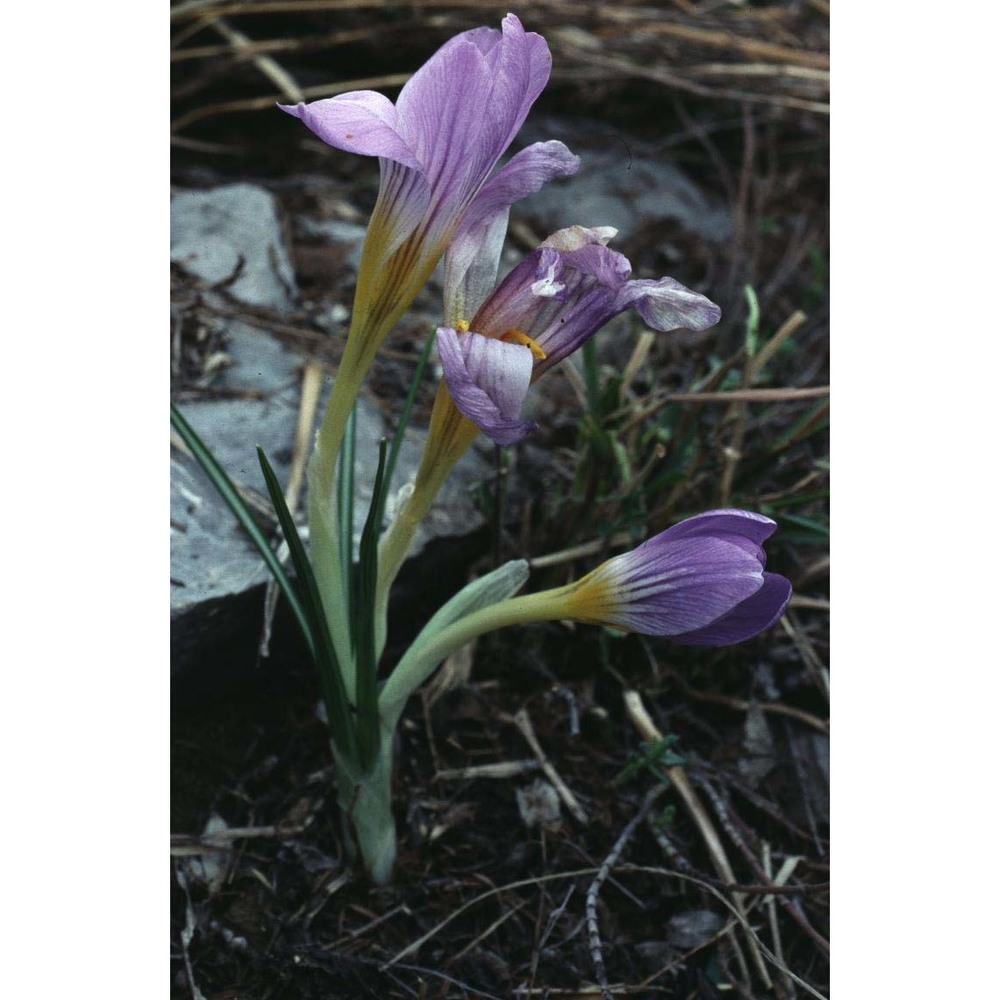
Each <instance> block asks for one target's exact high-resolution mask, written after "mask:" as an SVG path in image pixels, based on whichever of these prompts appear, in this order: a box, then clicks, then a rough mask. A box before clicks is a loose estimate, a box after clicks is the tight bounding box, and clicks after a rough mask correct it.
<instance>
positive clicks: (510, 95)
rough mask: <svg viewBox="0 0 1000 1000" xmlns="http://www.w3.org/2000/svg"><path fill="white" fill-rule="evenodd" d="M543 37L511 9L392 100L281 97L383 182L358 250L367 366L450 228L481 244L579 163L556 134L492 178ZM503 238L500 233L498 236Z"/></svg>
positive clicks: (540, 78) (541, 53)
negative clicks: (372, 165)
mask: <svg viewBox="0 0 1000 1000" xmlns="http://www.w3.org/2000/svg"><path fill="white" fill-rule="evenodd" d="M551 63H552V57H551V55H550V54H549V49H548V46H547V45H546V43H545V40H544V39H543V38H542V37H541V36H540V35H537V34H535V33H533V32H525V31H524V29H523V27H522V26H521V22H520V21H519V20H518V19H517V17H515V16H514V15H513V14H508V15H507V16H506V17H505V18H504V19H503V23H502V31H496V30H494V29H490V28H476V29H474V30H472V31H466V32H463V33H462V34H460V35H458V36H456V37H455V38H453V39H451V40H450V41H448V42H446V43H445V45H444V46H442V48H440V49H439V50H438V51H437V52H436V53H435V54H434V55H433V56H432V57H431V58H430V60H429V61H428V62H427V63H426V64H425V65H424V66H422V67H421V68H420V69H419V70H418V71H417V72H416V73H415V74H414V75H413V76H412V77H411V78H410V80H409V81H408V82H407V83H406V85H405V86H404V87H403V89H402V90H401V92H400V94H399V98H398V100H397V101H396V103H395V104H393V103H392V102H391V101H390V100H389V99H388V98H387V97H385V96H383V95H382V94H379V93H376V92H375V91H370V90H361V91H354V92H351V93H347V94H338V95H337V96H336V97H331V98H328V99H326V100H320V101H314V102H312V103H310V104H298V105H295V106H282V110H284V111H287V112H288V113H289V114H291V115H295V116H296V117H298V118H300V119H301V120H302V121H303V122H304V123H305V124H306V125H307V126H308V127H309V128H310V129H312V131H313V132H315V133H316V135H318V136H319V138H320V139H322V140H323V141H324V142H326V143H329V145H331V146H335V147H336V148H337V149H343V150H346V151H348V152H351V153H360V154H362V155H364V156H377V157H378V158H379V164H380V167H381V186H380V189H379V197H378V201H377V203H376V205H375V209H374V211H373V213H372V218H371V222H370V224H369V227H368V235H367V238H366V240H365V245H364V249H363V251H362V257H361V268H360V272H359V275H358V288H357V295H356V299H355V307H354V316H353V320H352V327H351V330H352V334H353V333H354V331H355V330H358V331H359V334H358V335H357V336H356V337H355V338H354V339H355V341H361V343H360V344H356V345H354V346H353V350H354V351H357V352H359V354H360V356H361V362H362V364H363V363H364V362H365V361H369V360H370V358H371V356H372V355H374V353H375V351H376V350H377V348H378V345H379V343H380V342H381V340H382V338H383V337H384V335H385V334H386V333H387V332H388V330H389V329H390V328H391V326H392V324H393V323H395V321H396V320H397V319H398V318H399V316H400V315H401V314H402V312H403V310H405V309H406V308H407V306H409V304H410V303H411V302H412V301H413V299H414V297H415V296H416V294H417V292H419V290H420V289H421V288H422V287H423V285H424V283H425V282H426V281H427V278H428V277H429V276H430V273H431V271H433V269H434V267H435V265H436V264H437V262H438V260H439V258H440V257H441V254H442V253H443V252H444V250H445V247H446V246H447V245H448V243H449V241H451V240H452V238H453V237H455V238H459V239H464V240H465V243H466V244H468V243H469V240H470V238H471V240H472V242H473V243H476V242H479V241H481V240H482V239H483V238H484V237H485V235H486V233H487V232H488V231H489V230H491V229H496V228H497V227H498V226H499V225H500V222H501V221H502V224H503V225H504V226H505V225H506V212H507V209H508V208H509V206H510V205H511V204H513V203H514V202H515V201H518V200H519V199H521V198H523V197H525V196H526V195H528V194H531V193H532V192H534V191H537V190H538V189H539V188H541V187H542V186H543V185H544V184H545V183H546V182H547V181H548V180H550V179H552V178H553V177H557V176H565V175H568V174H572V173H574V172H575V171H576V169H577V167H578V166H579V159H578V158H577V157H575V156H573V155H572V154H571V153H570V152H569V150H568V149H567V148H566V147H565V146H564V145H563V144H562V143H561V142H554V141H553V142H542V143H536V144H534V145H533V146H529V147H527V148H526V149H523V150H521V152H519V153H518V154H517V155H516V156H514V157H513V158H512V159H511V160H510V161H509V162H508V163H507V164H506V165H505V166H504V167H503V168H502V169H500V170H499V171H497V173H496V174H494V175H493V176H492V177H491V176H490V174H491V172H492V171H493V168H494V167H495V166H496V164H497V162H498V161H499V159H500V157H501V156H502V155H503V153H504V152H505V151H506V149H507V147H508V146H509V145H510V143H511V141H512V140H513V138H514V136H515V135H516V134H517V132H518V130H519V129H520V128H521V125H522V124H523V123H524V120H525V118H526V116H527V114H528V111H529V109H530V108H531V105H532V104H533V103H534V101H535V99H536V98H537V97H538V95H539V93H540V92H541V91H542V88H543V87H544V86H545V84H546V83H547V81H548V78H549V71H550V69H551ZM501 238H502V237H501Z"/></svg>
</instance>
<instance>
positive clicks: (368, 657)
mask: <svg viewBox="0 0 1000 1000" xmlns="http://www.w3.org/2000/svg"><path fill="white" fill-rule="evenodd" d="M385 467H386V439H385V438H382V440H381V441H379V446H378V469H377V470H376V472H375V485H374V487H373V489H372V500H371V504H370V506H369V507H368V517H367V518H366V519H365V526H364V529H363V530H362V532H361V549H360V553H359V555H360V564H359V566H358V589H357V595H356V597H357V600H356V601H355V603H354V609H353V613H354V635H355V638H356V647H355V653H356V655H355V662H356V663H357V675H356V678H355V681H356V683H355V688H356V691H357V697H358V753H359V757H360V760H361V766H362V768H367V767H368V766H370V764H371V763H372V762H373V761H374V759H375V754H376V751H377V749H378V739H379V722H378V682H377V680H376V670H377V667H378V664H377V663H376V662H375V585H376V583H377V582H378V539H379V534H380V533H381V528H382V516H381V511H382V510H383V509H384V507H385V494H386V493H387V492H388V489H387V487H388V480H387V478H386V475H385Z"/></svg>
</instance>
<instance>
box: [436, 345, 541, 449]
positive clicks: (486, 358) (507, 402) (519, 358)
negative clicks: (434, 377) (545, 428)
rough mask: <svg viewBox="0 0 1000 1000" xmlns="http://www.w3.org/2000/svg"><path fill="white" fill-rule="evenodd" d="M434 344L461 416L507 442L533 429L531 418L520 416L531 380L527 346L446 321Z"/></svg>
mask: <svg viewBox="0 0 1000 1000" xmlns="http://www.w3.org/2000/svg"><path fill="white" fill-rule="evenodd" d="M437 345H438V352H439V354H440V356H441V367H442V368H443V369H444V378H445V382H447V384H448V391H449V392H450V393H451V397H452V399H453V400H454V402H455V405H456V406H457V407H458V409H459V411H460V412H461V413H462V415H463V416H465V417H466V418H467V419H468V420H471V421H472V422H473V423H474V424H476V425H477V426H478V427H479V428H480V429H481V430H482V431H484V432H485V433H486V434H487V435H488V436H489V437H490V438H492V439H493V440H494V441H496V443H497V444H500V445H505V446H506V445H512V444H516V443H517V442H518V441H521V440H522V439H523V438H525V437H526V436H527V435H528V434H530V433H531V431H533V430H534V429H535V427H536V426H537V424H535V423H534V422H533V421H530V420H528V421H525V420H519V419H518V417H519V415H520V412H521V406H522V405H523V403H524V397H525V396H526V395H527V393H528V386H529V384H530V382H531V368H532V362H533V359H532V355H531V351H529V350H528V349H527V348H526V347H522V346H521V345H520V344H508V343H506V342H505V341H502V340H495V339H493V338H491V337H484V336H482V335H481V334H478V333H474V332H469V333H458V332H457V331H456V330H453V329H451V328H450V327H438V331H437Z"/></svg>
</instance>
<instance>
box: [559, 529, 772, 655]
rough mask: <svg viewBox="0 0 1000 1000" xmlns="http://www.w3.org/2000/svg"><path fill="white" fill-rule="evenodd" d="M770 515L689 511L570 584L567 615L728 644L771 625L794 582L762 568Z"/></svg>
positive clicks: (681, 639) (699, 642)
mask: <svg viewBox="0 0 1000 1000" xmlns="http://www.w3.org/2000/svg"><path fill="white" fill-rule="evenodd" d="M775 527H776V525H775V523H774V521H772V520H771V519H770V518H768V517H764V516H763V515H762V514H753V513H750V512H749V511H745V510H713V511H709V512H708V513H705V514H698V515H696V516H695V517H690V518H688V519H687V520H685V521H681V522H680V523H679V524H675V525H674V526H673V527H672V528H668V529H667V530H666V531H663V532H661V533H660V534H659V535H656V536H655V537H653V538H650V539H649V540H648V541H646V542H643V544H642V545H640V546H639V547H638V548H636V549H633V551H631V552H627V553H625V554H623V555H620V556H615V557H614V558H613V559H609V560H608V561H607V562H606V563H603V564H602V565H601V566H598V567H597V569H595V570H593V572H591V573H589V574H588V575H587V576H585V577H583V578H582V579H580V580H578V581H576V583H573V584H570V585H569V586H568V587H566V588H565V590H564V595H565V596H564V597H563V598H562V600H563V603H564V605H565V607H564V610H565V612H566V617H570V618H575V619H577V620H578V621H584V622H590V623H596V624H601V625H610V626H611V627H613V628H618V629H622V630H624V631H627V632H639V633H641V634H643V635H664V636H670V637H671V638H672V639H673V640H674V641H675V642H680V643H686V644H690V645H699V646H726V645H729V644H731V643H735V642H742V641H743V640H744V639H749V638H751V637H752V636H755V635H757V633H758V632H762V631H764V629H766V628H769V627H770V626H771V625H773V624H774V623H775V622H776V621H777V620H778V619H779V618H780V617H781V615H782V613H783V612H784V610H785V607H786V606H787V604H788V601H789V598H790V597H791V595H792V587H791V584H790V583H789V582H788V580H786V579H785V578H784V577H783V576H779V575H778V574H777V573H766V572H765V571H764V550H763V548H762V547H761V546H762V544H763V542H764V540H765V539H767V538H769V537H770V536H771V534H773V532H774V530H775Z"/></svg>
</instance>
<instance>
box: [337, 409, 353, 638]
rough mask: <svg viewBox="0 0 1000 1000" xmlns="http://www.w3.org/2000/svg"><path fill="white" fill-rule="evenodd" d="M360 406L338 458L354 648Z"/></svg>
mask: <svg viewBox="0 0 1000 1000" xmlns="http://www.w3.org/2000/svg"><path fill="white" fill-rule="evenodd" d="M357 416H358V407H357V404H356V403H355V405H354V407H353V409H352V410H351V415H350V416H349V417H348V418H347V426H346V427H345V429H344V443H343V444H342V445H341V448H340V454H339V455H338V456H337V516H338V517H339V519H340V523H339V527H340V565H341V567H342V570H343V574H344V578H343V579H344V583H343V594H344V600H345V601H346V602H347V606H346V607H345V608H344V612H345V616H346V618H347V627H348V631H349V632H350V634H351V649H352V650H353V649H354V647H355V636H354V620H355V619H354V608H353V605H354V447H355V443H356V441H357V436H358V435H357Z"/></svg>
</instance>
